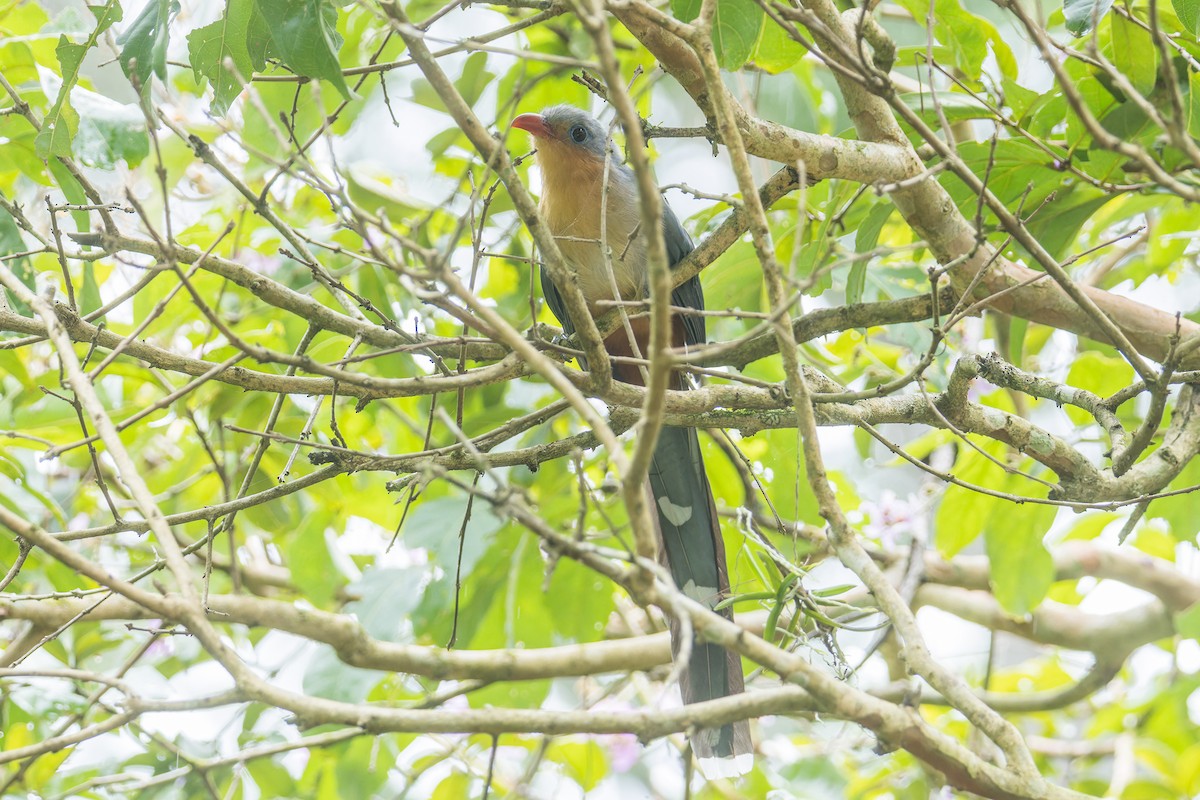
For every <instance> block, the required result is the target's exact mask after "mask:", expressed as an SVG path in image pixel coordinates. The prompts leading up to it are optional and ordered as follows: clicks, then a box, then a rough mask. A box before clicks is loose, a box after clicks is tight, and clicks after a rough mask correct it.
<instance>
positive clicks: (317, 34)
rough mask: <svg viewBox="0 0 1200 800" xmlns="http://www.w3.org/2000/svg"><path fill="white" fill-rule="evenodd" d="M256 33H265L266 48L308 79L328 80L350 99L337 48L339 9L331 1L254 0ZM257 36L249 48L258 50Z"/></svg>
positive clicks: (257, 34) (338, 43) (252, 50)
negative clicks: (256, 47) (256, 44)
mask: <svg viewBox="0 0 1200 800" xmlns="http://www.w3.org/2000/svg"><path fill="white" fill-rule="evenodd" d="M254 14H255V16H256V17H257V19H256V20H255V21H254V22H253V23H252V25H253V33H254V35H255V36H259V35H265V37H266V47H265V51H266V53H267V54H268V56H274V57H276V58H278V59H279V60H280V61H282V62H283V64H284V65H285V66H286V67H288V68H289V69H291V70H292V71H293V72H295V73H296V74H297V75H302V76H304V77H306V78H318V79H320V80H327V81H329V82H330V83H332V84H333V86H334V88H336V89H337V90H338V92H340V93H341V95H342V97H343V98H345V99H346V100H350V99H351V98H352V97H353V95H352V94H351V92H350V87H349V86H348V85H347V84H346V79H345V77H343V75H342V66H341V64H340V63H339V62H338V56H337V54H338V50H339V49H340V48H341V46H342V37H341V36H340V35H339V34H338V32H337V8H336V7H335V6H334V5H333V4H332V3H331V2H328V0H301V2H292V0H254ZM253 39H254V36H252V37H251V41H250V43H249V44H250V47H249V51H250V52H251V53H253V52H255V47H254V45H255V42H254V41H253Z"/></svg>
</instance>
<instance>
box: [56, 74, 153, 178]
mask: <svg viewBox="0 0 1200 800" xmlns="http://www.w3.org/2000/svg"><path fill="white" fill-rule="evenodd" d="M71 97H72V99H73V100H74V103H75V110H76V111H77V112H78V114H79V122H78V126H79V127H78V131H77V132H76V134H75V144H74V152H75V155H76V157H78V158H79V160H80V161H81V162H83V163H84V164H85V165H87V166H89V167H99V168H100V169H113V168H114V167H116V165H117V163H118V162H120V161H124V162H125V163H126V164H128V165H129V166H131V167H133V166H137V165H138V164H140V163H141V161H142V159H143V158H145V157H146V156H148V155H149V154H150V137H149V135H148V134H147V133H146V118H145V116H143V114H142V112H141V110H140V109H139V108H138V107H137V106H136V105H134V104H125V103H118V102H115V101H113V100H110V99H108V98H107V97H105V96H104V95H102V94H97V93H96V92H89V91H88V90H86V89H83V88H81V87H76V88H75V91H74V92H73V93H72V95H71Z"/></svg>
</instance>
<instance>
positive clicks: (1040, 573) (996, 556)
mask: <svg viewBox="0 0 1200 800" xmlns="http://www.w3.org/2000/svg"><path fill="white" fill-rule="evenodd" d="M1016 481H1020V479H1019V478H1015V476H1013V477H1011V478H1010V480H1009V488H1010V489H1012V488H1015V487H1014V486H1013V484H1014V482H1016ZM1000 502H1002V503H1003V504H1004V508H1003V510H1002V511H1001V512H1000V513H995V514H992V515H990V516H989V517H988V519H987V522H986V523H985V524H984V528H983V539H984V544H985V545H986V547H987V555H988V561H989V562H990V563H991V584H992V589H993V591H994V592H995V594H996V599H997V600H998V601H999V602H1000V605H1002V606H1003V607H1004V609H1005V610H1006V611H1008V612H1009V613H1010V614H1014V615H1017V616H1024V615H1025V614H1028V613H1029V612H1030V611H1032V610H1033V609H1035V608H1036V607H1037V606H1038V604H1039V603H1041V602H1042V600H1043V599H1044V598H1045V597H1046V592H1048V591H1049V590H1050V585H1051V584H1053V583H1054V575H1055V572H1054V559H1053V558H1052V557H1051V555H1050V551H1048V550H1047V549H1046V545H1045V544H1043V542H1042V539H1043V537H1045V535H1046V532H1047V531H1049V530H1050V526H1051V525H1052V524H1053V523H1054V517H1055V515H1056V513H1057V509H1056V508H1055V507H1054V506H1050V505H1045V504H1043V503H1012V502H1011V501H1000Z"/></svg>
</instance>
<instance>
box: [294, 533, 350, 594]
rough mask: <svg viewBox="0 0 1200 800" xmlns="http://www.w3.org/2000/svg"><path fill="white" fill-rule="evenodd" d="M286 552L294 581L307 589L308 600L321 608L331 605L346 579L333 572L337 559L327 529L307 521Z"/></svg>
mask: <svg viewBox="0 0 1200 800" xmlns="http://www.w3.org/2000/svg"><path fill="white" fill-rule="evenodd" d="M284 553H285V555H286V558H287V563H288V566H289V567H290V568H291V570H292V578H293V580H295V582H296V585H297V586H303V587H304V590H305V593H306V596H307V598H308V600H310V601H311V602H312V603H313V604H314V605H316V606H318V607H324V606H327V605H328V604H329V603H330V601H332V600H333V595H334V592H336V591H337V588H338V586H340V585H341V584H342V579H341V576H340V575H339V574H338V572H337V571H336V570H334V569H330V566H329V565H330V563H331V562H332V561H333V559H332V558H331V557H330V555H329V548H328V546H327V545H326V544H325V530H324V527H323V526H322V525H320V524H314V520H312V519H309V520H307V524H305V525H302V526H300V529H299V530H298V531H296V532H295V534H294V535H293V536H292V538H291V539H290V541H288V543H287V547H286V548H285V550H284Z"/></svg>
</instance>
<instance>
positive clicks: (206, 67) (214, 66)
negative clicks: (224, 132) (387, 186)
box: [187, 0, 254, 116]
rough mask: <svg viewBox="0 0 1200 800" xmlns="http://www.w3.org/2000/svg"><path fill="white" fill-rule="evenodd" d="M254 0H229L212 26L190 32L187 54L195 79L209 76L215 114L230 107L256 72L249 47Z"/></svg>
mask: <svg viewBox="0 0 1200 800" xmlns="http://www.w3.org/2000/svg"><path fill="white" fill-rule="evenodd" d="M253 16H254V3H253V0H228V1H227V2H226V4H225V13H224V15H222V17H221V18H220V19H219V20H217V21H216V22H213V23H212V24H210V25H205V26H204V27H203V28H197V29H196V30H194V31H192V32H191V33H189V34H188V37H187V43H188V56H189V58H191V61H192V72H193V73H194V74H195V76H196V80H197V81H200V80H202V79H208V82H209V84H210V85H211V86H212V89H213V102H212V113H213V114H216V115H218V116H220V115H223V114H225V112H227V111H228V110H229V105H230V104H231V103H232V102H233V101H234V100H235V99H237V96H238V95H239V94H241V93H242V89H243V88H244V87H245V85H246V81H248V80H249V79H250V76H251V75H252V74H253V72H254V63H253V60H252V59H251V56H250V50H249V48H248V47H247V41H248V39H249V35H250V21H251V19H252V18H253Z"/></svg>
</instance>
